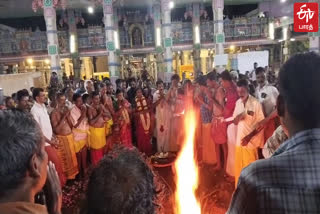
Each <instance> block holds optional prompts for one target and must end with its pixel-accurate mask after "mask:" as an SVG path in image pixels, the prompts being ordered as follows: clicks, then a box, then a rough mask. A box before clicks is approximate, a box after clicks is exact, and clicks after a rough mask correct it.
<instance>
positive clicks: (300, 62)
mask: <svg viewBox="0 0 320 214" xmlns="http://www.w3.org/2000/svg"><path fill="white" fill-rule="evenodd" d="M319 59H320V57H319V56H318V55H316V54H314V53H307V54H301V55H297V56H295V57H293V58H292V59H290V60H288V61H287V62H286V64H285V65H284V66H283V67H282V68H281V71H280V74H279V81H278V83H279V89H277V88H276V87H275V86H273V85H271V84H269V83H268V81H267V79H268V77H267V74H266V70H265V68H262V67H259V66H258V65H257V64H256V63H254V67H253V71H252V73H251V74H250V73H248V74H247V75H239V73H238V72H237V71H232V72H229V71H224V72H222V73H220V74H219V73H217V72H216V71H212V72H209V73H208V74H206V75H200V76H198V77H197V78H196V80H195V81H194V82H192V81H190V80H184V81H180V77H179V76H178V75H176V74H174V75H173V76H172V78H171V83H170V84H169V85H167V84H165V83H164V82H163V81H162V80H158V81H157V82H156V83H155V86H154V85H153V83H152V81H150V80H146V81H144V82H141V81H137V80H136V79H135V78H131V79H129V80H127V81H126V80H122V79H118V80H117V81H116V88H115V89H114V88H113V85H112V83H111V82H110V80H109V79H107V78H105V79H104V80H103V81H92V80H85V81H83V80H82V81H80V82H79V84H78V85H77V86H74V87H66V88H63V89H62V88H55V87H52V88H50V89H49V91H48V98H47V96H46V94H47V93H46V91H45V90H44V89H41V88H33V89H32V93H31V94H30V93H29V91H28V90H26V89H24V90H21V91H18V92H17V93H16V94H15V95H14V96H13V97H9V98H6V100H5V101H6V102H5V104H6V106H5V107H2V109H5V108H6V109H8V110H3V111H0V130H1V131H0V139H1V140H0V142H1V143H0V144H1V146H2V147H3V148H4V149H1V150H0V175H1V177H5V178H6V179H3V180H2V181H0V187H1V188H0V189H2V191H0V192H2V193H1V194H0V209H1V207H5V209H8V210H9V209H11V208H12V204H10V203H4V204H2V203H3V202H2V201H4V202H12V200H11V199H7V197H9V196H10V197H9V198H12V199H13V198H14V197H18V198H19V197H23V196H22V195H23V193H22V192H23V191H18V189H19V188H20V190H21V188H25V189H26V191H27V192H29V193H30V194H29V195H28V197H31V196H34V195H35V193H37V192H38V191H40V190H41V189H42V188H43V186H44V183H45V180H46V176H44V174H45V175H46V174H47V173H48V180H49V181H50V180H51V182H48V183H49V184H48V185H47V186H48V188H47V189H49V192H50V190H51V192H54V193H55V194H51V195H53V199H52V200H53V201H55V202H56V201H57V200H58V199H57V198H58V196H57V195H59V194H61V193H59V192H58V193H57V191H54V190H55V188H56V189H60V187H63V186H64V185H65V184H66V182H67V180H74V179H81V178H83V177H84V176H85V175H86V174H87V171H88V167H89V166H93V167H94V171H93V173H92V174H91V176H90V181H89V189H88V203H89V204H88V209H89V211H88V212H89V213H153V212H154V211H153V209H154V207H153V206H154V205H153V200H154V197H155V191H154V187H153V179H152V172H151V170H150V169H149V167H148V166H147V165H146V163H144V161H143V159H142V158H140V157H139V155H138V153H137V152H136V148H137V150H139V152H140V153H144V154H145V155H146V156H151V155H154V154H155V153H157V154H159V153H161V154H166V153H168V152H171V153H178V152H179V149H180V148H181V144H182V142H183V140H184V135H185V133H184V129H183V127H184V125H183V124H184V114H185V112H186V111H187V110H188V109H189V108H190V105H192V109H193V110H194V112H195V114H196V116H197V128H196V132H195V140H194V141H195V145H196V146H195V148H196V150H195V152H196V154H197V155H196V157H197V161H198V163H199V165H200V166H203V165H206V166H210V167H212V168H213V169H214V170H223V171H224V172H225V175H226V179H228V180H230V181H234V182H235V185H236V187H238V188H237V189H236V191H235V194H234V197H233V201H232V203H231V206H230V209H229V211H228V212H229V213H273V211H275V210H277V211H279V210H281V213H282V211H284V213H285V211H288V210H289V211H290V210H291V211H295V212H296V211H297V210H299V211H301V212H298V213H309V212H307V211H315V210H317V211H319V210H320V208H319V207H318V206H317V205H316V204H313V203H312V201H314V200H316V198H317V194H318V192H317V191H316V190H317V188H318V187H319V186H318V185H320V184H319V182H318V181H317V178H319V176H320V174H319V172H318V171H317V169H318V168H317V158H316V152H317V151H318V150H319V149H320V148H319V146H318V145H316V143H318V141H319V134H318V132H319V131H318V130H317V129H316V128H319V118H320V117H319V115H318V114H319V113H318V111H317V109H318V108H319V107H320V103H319V99H317V98H316V97H315V96H314V95H315V93H316V91H317V90H318V89H319V87H318V85H319V84H318V82H317V81H320V75H319V73H317V68H318V63H319V61H320V60H319ZM301 71H304V74H303V75H301V73H299V72H301ZM298 76H299V77H298ZM299 78H301V81H300V79H299ZM304 90H306V93H304ZM39 128H40V129H39ZM303 130H308V131H305V132H303ZM41 133H42V134H41ZM41 136H43V138H42V137H41ZM288 138H289V141H286V140H287V139H288ZM306 141H308V142H307V143H305V145H302V142H306ZM284 142H285V143H284ZM29 144H30V145H29ZM119 145H120V146H121V147H123V150H124V151H123V152H120V154H117V155H114V153H113V149H114V148H118V146H119ZM279 147H280V148H279ZM298 147H301V152H300V150H299V149H298ZM278 148H279V149H278ZM302 151H303V152H302ZM306 154H308V157H306V156H305V155H306ZM271 156H272V157H271ZM270 157H271V158H270ZM265 158H266V159H265ZM259 159H265V160H260V161H257V160H259ZM48 161H49V165H48ZM288 161H289V163H288ZM9 162H10V164H9V165H6V164H4V163H9ZM307 164H309V165H308V166H312V167H306V165H307ZM47 165H48V166H49V167H48V169H47V168H46V166H47ZM249 165H250V166H249ZM247 166H249V167H247ZM304 167H305V168H304ZM243 169H244V170H243ZM13 171H14V173H13ZM55 171H56V172H55ZM241 172H242V173H241ZM304 172H305V173H307V174H303V173H304ZM240 174H241V176H240ZM132 176H136V177H132ZM296 176H298V177H296ZM291 178H296V179H293V180H292V179H291ZM303 178H306V179H303ZM90 184H91V185H90ZM278 184H283V185H282V186H280V187H279V185H278ZM121 185H122V186H121ZM139 185H140V186H139ZM141 185H142V186H141ZM257 185H258V186H257ZM57 186H60V187H59V188H58V187H57ZM310 188H312V189H310ZM131 191H133V192H131ZM144 191H145V192H144ZM295 191H296V192H295ZM12 193H14V194H12ZM31 193H32V194H31ZM97 193H99V197H100V198H99V200H98V199H97V197H96V196H95V195H96V194H97ZM113 193H114V194H113ZM298 195H302V196H303V197H305V198H304V199H301V198H299V197H298ZM280 196H281V198H279V197H280ZM248 197H249V198H250V200H252V201H254V202H252V203H251V202H248V201H246V200H247V198H248ZM275 197H276V198H277V199H278V200H279V201H282V202H284V204H286V205H288V206H285V205H283V206H282V205H280V204H279V203H278V202H279V201H278V200H276V198H275ZM292 197H293V199H294V200H290V198H292ZM306 199H308V200H306ZM309 199H310V200H309ZM30 200H31V199H30ZM275 200H276V201H275ZM18 201H19V200H18ZM23 201H28V202H30V201H29V200H28V199H26V200H25V199H23ZM33 201H34V200H31V202H33ZM265 201H268V203H267V204H265ZM295 201H296V202H295ZM98 202H99V203H98ZM100 202H101V203H100ZM297 202H298V203H297ZM103 203H106V204H104V205H103V206H101V207H99V204H100V205H101V204H103ZM299 203H300V204H302V205H303V206H302V205H299ZM13 205H17V204H16V203H14V204H13ZM29 205H30V204H29ZM29 205H28V206H29ZM289 205H290V206H289ZM19 206H21V207H26V206H27V205H26V204H20V205H19ZM47 206H48V210H49V213H50V212H51V213H54V211H52V210H55V211H57V210H58V209H59V206H53V205H52V206H51V203H49V204H47ZM28 209H34V210H35V209H42V208H41V207H40V208H39V207H35V206H34V205H30V206H29V207H28ZM90 211H91V212H90ZM30 213H35V212H30ZM296 213H297V212H296Z"/></svg>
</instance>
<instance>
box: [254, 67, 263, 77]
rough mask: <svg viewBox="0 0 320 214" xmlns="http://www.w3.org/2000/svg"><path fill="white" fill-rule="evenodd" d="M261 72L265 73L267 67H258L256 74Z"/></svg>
mask: <svg viewBox="0 0 320 214" xmlns="http://www.w3.org/2000/svg"><path fill="white" fill-rule="evenodd" d="M260 73H265V69H264V68H263V67H258V68H257V69H256V75H258V74H260Z"/></svg>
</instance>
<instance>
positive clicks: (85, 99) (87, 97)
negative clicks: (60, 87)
mask: <svg viewBox="0 0 320 214" xmlns="http://www.w3.org/2000/svg"><path fill="white" fill-rule="evenodd" d="M82 101H83V104H85V105H86V106H87V108H89V107H90V106H91V104H92V98H91V97H90V95H89V94H83V95H82Z"/></svg>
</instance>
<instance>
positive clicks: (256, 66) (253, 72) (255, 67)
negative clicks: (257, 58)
mask: <svg viewBox="0 0 320 214" xmlns="http://www.w3.org/2000/svg"><path fill="white" fill-rule="evenodd" d="M257 68H258V63H257V62H255V63H253V70H252V71H251V72H250V74H249V78H250V80H251V81H253V82H255V81H256V80H257V77H256V69H257Z"/></svg>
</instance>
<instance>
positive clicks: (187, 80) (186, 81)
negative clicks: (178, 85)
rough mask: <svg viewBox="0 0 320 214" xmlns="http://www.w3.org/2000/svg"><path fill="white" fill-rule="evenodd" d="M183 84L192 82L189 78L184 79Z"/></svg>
mask: <svg viewBox="0 0 320 214" xmlns="http://www.w3.org/2000/svg"><path fill="white" fill-rule="evenodd" d="M183 84H184V85H188V84H190V85H192V82H191V80H189V79H185V80H184V83H183Z"/></svg>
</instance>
